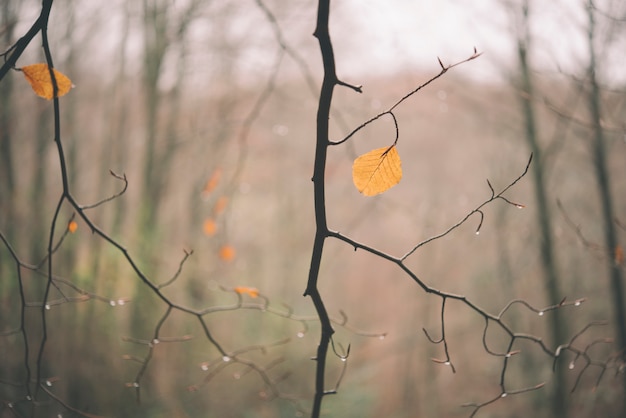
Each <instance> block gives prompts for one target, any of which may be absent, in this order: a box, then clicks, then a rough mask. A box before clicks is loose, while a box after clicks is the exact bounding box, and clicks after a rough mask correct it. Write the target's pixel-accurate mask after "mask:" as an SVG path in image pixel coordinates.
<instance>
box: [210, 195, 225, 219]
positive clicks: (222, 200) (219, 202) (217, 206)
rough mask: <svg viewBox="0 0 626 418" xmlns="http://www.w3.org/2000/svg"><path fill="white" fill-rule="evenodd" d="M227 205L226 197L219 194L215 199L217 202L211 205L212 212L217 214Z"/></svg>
mask: <svg viewBox="0 0 626 418" xmlns="http://www.w3.org/2000/svg"><path fill="white" fill-rule="evenodd" d="M227 205H228V197H226V196H220V198H219V199H217V202H215V206H214V207H213V214H214V215H216V216H217V215H219V214H220V213H222V212H224V209H226V206H227Z"/></svg>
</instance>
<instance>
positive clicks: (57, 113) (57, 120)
mask: <svg viewBox="0 0 626 418" xmlns="http://www.w3.org/2000/svg"><path fill="white" fill-rule="evenodd" d="M44 3H46V0H44ZM49 3H50V6H51V5H52V0H50V1H49ZM45 9H46V8H45V7H44V10H45ZM47 10H48V13H47V14H42V16H43V19H42V27H41V41H42V46H43V51H44V55H45V57H46V62H47V64H48V68H49V71H50V79H51V80H52V97H53V108H54V142H55V144H56V146H57V151H58V154H59V162H60V170H61V183H62V185H63V192H62V194H61V197H60V198H59V201H58V203H57V206H56V209H55V211H54V215H53V218H52V222H51V223H50V232H49V238H48V249H47V268H48V271H47V281H46V286H45V290H44V295H43V301H42V303H41V328H42V336H41V342H40V344H39V351H38V354H37V369H36V379H35V384H36V386H35V399H36V398H37V394H38V392H39V389H40V386H39V384H40V382H41V373H42V366H43V356H44V352H45V348H46V343H47V339H48V326H47V316H46V311H47V309H48V305H47V303H48V297H49V294H50V288H51V287H52V281H53V269H52V262H53V256H52V255H53V252H54V246H55V244H54V232H55V229H56V225H57V219H58V216H59V212H60V210H61V207H62V205H63V201H64V200H65V198H66V197H67V196H68V194H69V179H68V174H67V166H66V162H65V161H66V160H65V155H64V151H63V145H62V143H61V110H60V106H59V97H58V91H59V87H58V85H57V81H56V77H55V75H54V72H53V68H54V63H53V61H52V53H51V52H50V44H49V42H48V21H49V18H50V7H48V8H47Z"/></svg>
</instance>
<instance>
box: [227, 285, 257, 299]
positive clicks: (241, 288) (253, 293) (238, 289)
mask: <svg viewBox="0 0 626 418" xmlns="http://www.w3.org/2000/svg"><path fill="white" fill-rule="evenodd" d="M233 290H234V291H235V292H237V293H239V294H240V295H242V294H244V293H245V294H247V295H249V296H250V297H251V298H257V297H259V289H256V288H254V287H247V286H237V287H235V289H233Z"/></svg>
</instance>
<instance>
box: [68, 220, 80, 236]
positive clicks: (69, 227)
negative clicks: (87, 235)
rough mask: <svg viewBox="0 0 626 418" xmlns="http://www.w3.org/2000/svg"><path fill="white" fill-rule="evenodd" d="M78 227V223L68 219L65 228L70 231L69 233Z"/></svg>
mask: <svg viewBox="0 0 626 418" xmlns="http://www.w3.org/2000/svg"><path fill="white" fill-rule="evenodd" d="M77 229H78V224H77V223H76V221H70V223H69V224H67V230H68V231H70V233H72V234H73V233H74V232H76V230H77Z"/></svg>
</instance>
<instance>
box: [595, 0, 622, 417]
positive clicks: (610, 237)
mask: <svg viewBox="0 0 626 418" xmlns="http://www.w3.org/2000/svg"><path fill="white" fill-rule="evenodd" d="M587 14H588V19H589V23H588V24H589V28H588V38H587V40H588V48H589V69H588V77H589V83H590V90H589V97H588V103H589V112H590V114H591V124H592V129H593V144H592V147H593V148H592V152H593V158H594V166H595V170H596V180H597V182H598V192H599V194H600V196H599V198H600V207H601V211H602V218H603V222H604V247H605V251H606V255H607V257H606V260H607V268H608V270H609V280H610V287H611V294H612V296H613V310H614V313H613V314H614V318H615V326H616V327H617V342H618V344H619V345H618V349H619V350H620V351H621V356H622V359H623V360H624V359H626V308H625V307H624V287H623V284H622V280H623V278H622V271H621V269H620V265H619V262H616V259H615V252H616V250H617V248H618V247H619V243H618V241H617V234H616V232H615V224H614V214H613V202H612V196H611V180H610V176H609V171H608V169H607V157H606V150H605V138H604V131H603V130H602V123H601V120H602V108H601V104H600V87H599V86H598V80H597V75H596V71H597V63H596V49H595V45H594V42H595V40H594V38H595V19H594V10H593V5H592V2H591V1H590V2H589V4H588V5H587ZM624 378H625V379H626V374H625V375H624ZM624 390H625V391H626V380H625V382H624ZM624 399H625V400H626V397H624ZM623 408H624V412H625V413H626V405H624V406H623Z"/></svg>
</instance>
